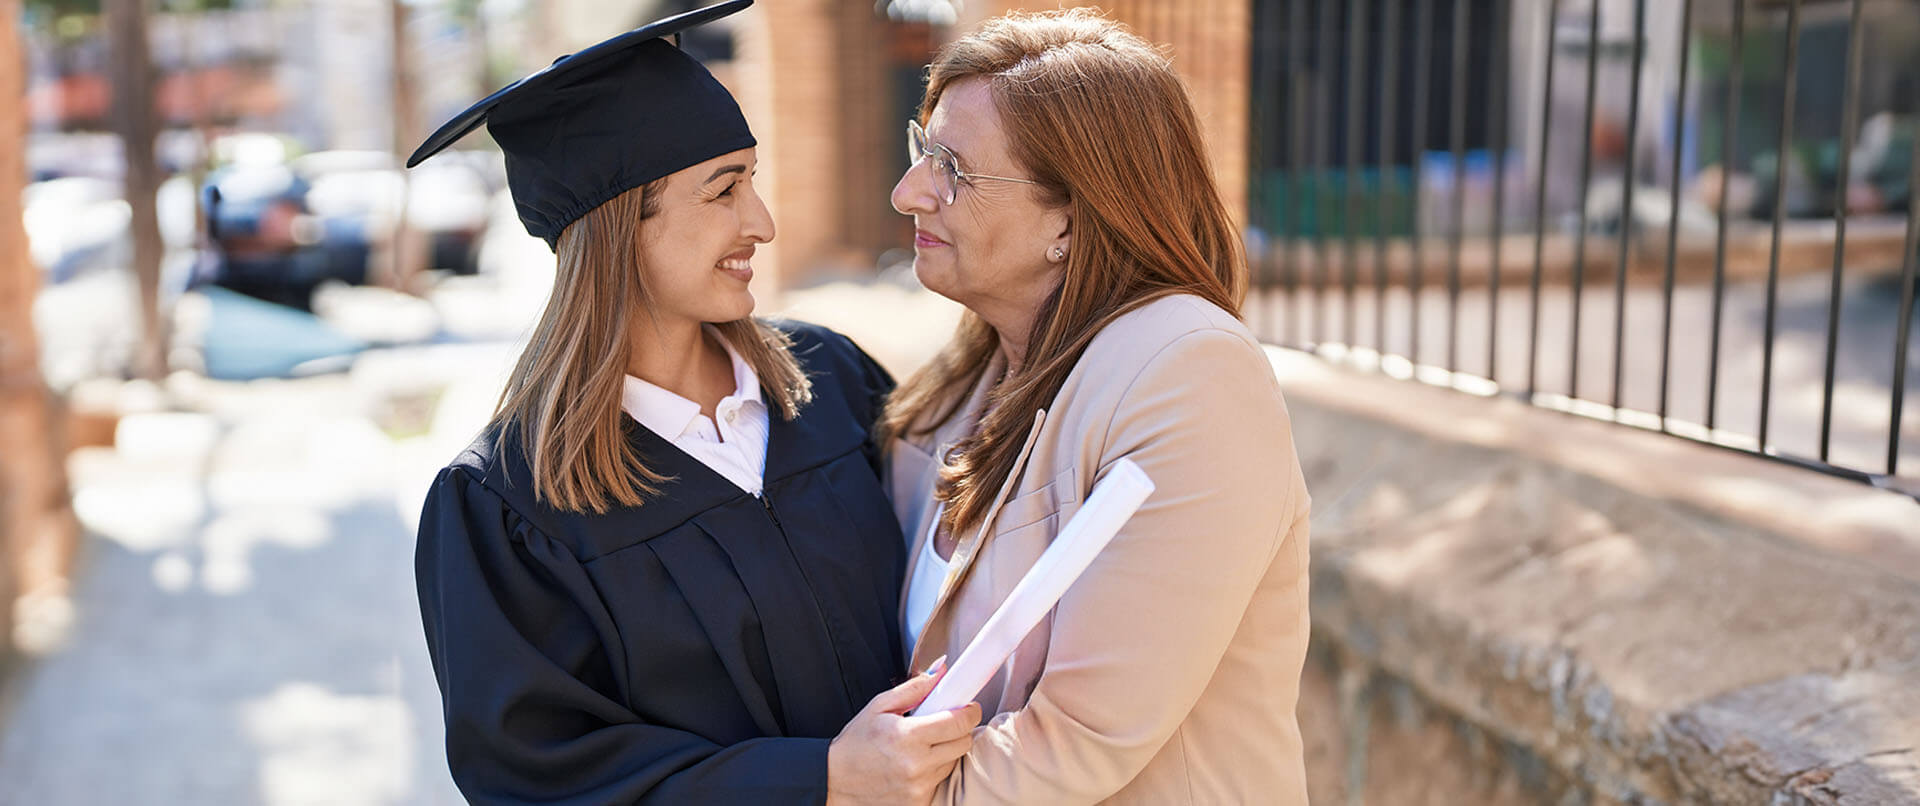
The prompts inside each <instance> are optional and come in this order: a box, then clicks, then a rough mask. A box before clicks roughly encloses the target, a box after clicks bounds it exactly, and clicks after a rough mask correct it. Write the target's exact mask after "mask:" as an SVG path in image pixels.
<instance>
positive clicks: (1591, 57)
mask: <svg viewBox="0 0 1920 806" xmlns="http://www.w3.org/2000/svg"><path fill="white" fill-rule="evenodd" d="M1599 75H1600V2H1599V0H1594V2H1593V4H1592V8H1591V9H1590V10H1589V11H1588V13H1587V95H1586V104H1587V113H1586V118H1584V120H1585V122H1584V123H1582V124H1581V129H1582V131H1583V132H1584V134H1582V135H1581V140H1580V195H1579V204H1580V228H1579V229H1578V230H1575V231H1574V233H1573V288H1572V289H1570V290H1571V291H1572V292H1573V316H1572V318H1571V319H1570V323H1571V324H1570V325H1569V328H1570V329H1569V330H1568V331H1567V335H1568V337H1569V338H1568V339H1567V345H1568V346H1567V354H1568V359H1567V397H1570V398H1573V399H1575V400H1578V399H1580V292H1581V291H1583V290H1585V286H1586V275H1587V191H1588V190H1589V189H1590V186H1591V185H1592V182H1593V105H1594V102H1595V101H1596V100H1598V98H1596V97H1595V93H1594V86H1595V84H1596V83H1597V81H1598V79H1599Z"/></svg>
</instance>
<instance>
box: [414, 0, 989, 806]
mask: <svg viewBox="0 0 1920 806" xmlns="http://www.w3.org/2000/svg"><path fill="white" fill-rule="evenodd" d="M746 5H748V0H735V2H732V3H726V4H722V5H719V6H714V7H711V8H709V9H705V10H702V11H697V12H693V13H691V14H689V15H682V16H680V17H675V18H672V19H669V20H665V21H662V22H660V23H656V24H654V25H650V26H647V27H645V28H641V29H639V30H636V31H633V32H631V33H628V34H624V35H622V36H620V37H616V38H614V39H612V40H609V41H607V42H605V43H602V44H600V45H596V46H595V47H593V48H589V49H587V50H585V51H582V52H580V53H578V54H574V55H572V56H570V57H567V58H564V59H562V60H561V61H559V62H556V63H555V64H554V66H552V67H550V68H548V69H547V70H544V71H542V72H540V73H538V74H535V75H534V76H531V77H529V78H527V79H525V80H523V81H521V82H519V83H517V84H515V85H513V86H512V87H509V88H507V89H506V90H503V91H501V92H499V93H495V94H494V95H493V96H492V97H490V98H488V99H487V100H485V101H482V102H481V103H480V104H479V105H477V106H476V107H474V108H473V109H471V110H469V111H468V112H467V113H464V114H462V115H461V116H460V117H458V118H455V119H454V120H453V121H452V122H450V123H449V124H447V126H445V127H443V128H442V129H441V131H440V132H438V133H436V134H435V135H434V136H433V137H432V138H430V139H429V140H428V141H427V143H426V144H424V145H423V146H422V147H421V149H420V151H418V152H416V153H415V154H414V156H413V158H412V159H411V160H410V161H409V165H411V164H414V163H418V162H419V161H420V160H422V159H425V158H427V157H429V156H431V155H432V154H433V153H435V152H437V151H438V150H440V149H442V148H444V147H446V146H447V145H449V144H450V143H451V142H452V141H453V140H455V139H458V138H459V137H460V136H462V135H464V134H465V133H466V132H468V131H471V130H472V129H473V128H475V127H477V126H479V125H481V124H482V123H486V124H488V125H489V127H490V130H491V132H492V134H493V136H494V138H495V139H496V140H497V141H498V142H499V143H500V145H501V147H502V149H503V150H504V151H505V152H506V155H507V171H508V179H509V185H510V187H511V189H512V192H513V196H514V200H515V202H516V204H517V205H518V208H519V211H520V215H521V219H522V220H523V222H525V223H526V225H527V229H528V231H529V232H532V233H533V234H535V235H538V236H541V237H543V238H545V239H546V240H547V241H548V243H549V244H550V245H553V246H554V248H555V250H556V252H557V255H558V269H557V274H556V277H555V282H554V290H553V296H552V299H551V300H550V301H549V303H548V306H547V309H546V312H545V314H544V316H543V317H542V318H541V320H540V323H539V325H538V326H537V328H536V330H535V331H534V333H533V336H532V339H531V341H530V343H529V344H528V346H527V348H526V351H525V353H524V354H522V356H521V357H520V361H519V363H518V365H517V366H516V367H515V369H514V371H513V374H512V377H511V379H510V380H509V381H508V384H507V388H506V392H505V394H504V396H503V397H502V400H501V403H500V407H499V410H498V412H497V413H496V414H495V415H494V418H493V421H492V423H491V424H489V426H488V427H487V429H486V431H485V433H484V434H482V435H481V437H480V438H479V439H478V440H477V441H476V442H475V443H474V444H473V445H472V446H471V447H470V448H469V449H467V450H466V451H465V452H464V453H462V454H461V455H460V456H459V457H458V458H456V459H455V460H454V461H453V463H452V464H451V465H449V466H448V467H447V468H446V469H445V470H443V471H441V473H440V475H439V478H438V479H437V480H436V482H435V483H434V486H433V488H432V491H431V493H429V495H428V498H427V501H426V506H425V511H424V512H423V514H422V516H421V522H420V534H419V546H418V552H417V555H416V566H417V567H416V572H417V575H418V582H419V592H420V606H421V611H422V614H423V616H424V618H425V623H426V633H427V643H428V648H429V651H430V653H431V654H432V657H433V665H434V671H435V674H436V676H437V678H438V680H439V684H440V690H441V694H442V698H443V701H444V705H445V718H446V726H447V756H448V763H449V764H450V766H451V768H452V772H453V776H454V780H455V782H456V783H457V784H459V786H460V788H461V791H462V792H463V793H464V794H465V795H466V796H467V798H468V799H469V800H471V801H473V802H476V803H520V802H542V803H548V802H553V803H562V802H564V803H582V804H585V803H596V804H598V803H643V802H644V803H654V802H672V803H787V802H794V803H801V802H804V803H818V802H822V801H825V802H828V803H858V802H863V801H867V800H874V801H899V800H913V801H924V800H926V798H927V797H928V795H929V794H930V793H931V790H932V787H933V786H934V785H935V784H936V783H937V782H938V781H939V780H940V779H941V778H943V777H944V776H945V774H946V773H947V771H948V770H949V769H950V768H951V766H952V764H953V762H954V760H955V759H956V758H958V757H959V756H960V755H961V754H962V753H964V752H965V751H966V749H967V747H968V746H969V744H970V739H969V737H968V732H969V729H970V728H971V727H973V725H975V724H976V723H977V722H978V720H979V711H978V710H977V708H973V707H969V708H967V709H961V710H957V711H952V712H948V713H944V714H937V715H931V716H924V717H905V716H902V715H901V714H902V712H904V711H905V710H906V709H908V708H911V707H912V706H913V705H915V704H917V703H918V701H919V700H920V699H921V698H922V697H924V695H925V694H926V692H927V691H928V690H929V689H930V688H931V685H932V677H931V676H929V675H924V674H923V675H919V676H916V677H914V678H913V679H911V680H909V681H907V682H906V683H903V684H901V685H899V686H897V687H895V688H892V689H889V686H892V685H894V683H896V682H897V681H898V680H899V678H900V677H901V676H902V668H901V666H900V655H899V652H898V647H899V643H898V641H899V631H898V626H897V624H896V623H895V620H894V614H895V606H896V603H897V601H898V595H899V585H900V574H901V573H902V570H903V557H902V538H901V536H900V532H899V530H898V528H897V526H896V525H895V523H894V521H893V519H892V517H891V516H890V512H889V509H888V505H887V503H886V499H885V498H884V496H883V493H882V489H881V484H880V480H879V475H878V470H877V468H878V467H879V462H880V459H881V457H880V456H879V453H878V451H877V450H876V449H875V448H874V443H873V442H872V440H870V439H869V436H868V433H869V429H870V427H871V425H872V423H873V421H874V419H875V418H876V416H877V415H878V414H879V411H880V407H881V401H882V397H883V396H884V395H885V394H886V392H887V391H888V390H889V389H890V387H891V385H892V384H891V380H890V379H889V378H888V377H887V375H886V373H885V372H883V371H882V370H881V369H880V368H879V367H878V366H877V365H875V364H874V363H873V362H872V361H871V360H870V359H869V358H868V357H867V356H866V355H865V354H864V353H862V352H861V351H860V350H859V349H858V348H857V347H855V346H854V345H853V344H852V343H850V342H849V341H847V340H846V339H845V338H843V337H841V336H839V335H837V334H834V333H832V332H829V331H826V330H824V329H820V328H816V327H810V326H804V325H783V326H778V327H776V326H771V325H768V324H764V323H760V322H756V321H755V320H753V319H751V318H750V314H751V313H752V311H753V304H754V300H753V297H752V295H751V294H750V293H749V292H748V286H747V281H748V280H749V279H750V278H751V276H752V272H753V269H752V257H753V253H754V248H755V246H756V245H758V244H761V243H765V242H767V241H769V240H771V239H772V238H773V235H774V226H773V221H772V219H771V217H770V216H769V215H768V213H767V209H766V207H765V205H764V204H762V203H761V201H760V198H759V196H758V195H757V194H756V193H755V192H754V186H753V175H754V168H755V151H754V148H753V145H754V141H753V136H752V134H751V133H750V132H749V131H748V130H747V126H746V122H745V120H744V119H743V118H742V117H741V115H740V112H739V108H738V106H737V105H736V104H735V103H734V101H733V99H732V97H731V96H729V95H728V94H727V92H726V90H725V89H723V88H721V86H720V85H719V83H718V82H716V81H714V79H713V77H712V76H711V75H709V74H708V73H707V72H706V70H705V69H704V68H702V67H701V66H700V65H699V63H698V62H696V61H694V60H693V59H692V58H690V57H688V56H686V55H684V54H683V53H681V52H680V51H679V49H678V48H676V47H675V46H674V45H672V44H670V43H669V42H668V41H666V40H664V39H662V38H661V37H663V36H668V35H671V34H673V33H674V32H676V31H678V30H680V29H682V28H685V27H688V26H690V25H693V24H697V23H699V22H704V21H705V20H708V19H712V18H714V17H718V16H722V15H724V14H727V13H732V12H733V11H736V10H738V9H740V8H742V7H744V6H746Z"/></svg>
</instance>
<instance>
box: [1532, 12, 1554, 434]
mask: <svg viewBox="0 0 1920 806" xmlns="http://www.w3.org/2000/svg"><path fill="white" fill-rule="evenodd" d="M1559 30H1560V0H1547V47H1546V59H1547V69H1546V76H1545V81H1544V82H1542V84H1541V86H1542V87H1544V89H1542V90H1541V92H1540V165H1539V167H1538V170H1539V171H1540V187H1539V189H1538V191H1537V192H1536V193H1535V195H1534V198H1533V227H1534V232H1533V279H1532V281H1531V283H1532V288H1531V289H1530V303H1529V308H1528V311H1527V399H1529V400H1531V399H1533V395H1534V393H1535V392H1536V391H1538V390H1539V388H1540V385H1539V383H1538V381H1539V379H1540V270H1541V265H1542V261H1543V260H1544V259H1545V257H1546V246H1547V165H1548V162H1547V148H1548V146H1550V145H1551V144H1552V143H1553V61H1554V44H1555V37H1556V36H1557V35H1558V34H1559Z"/></svg>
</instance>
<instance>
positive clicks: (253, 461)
mask: <svg viewBox="0 0 1920 806" xmlns="http://www.w3.org/2000/svg"><path fill="white" fill-rule="evenodd" d="M509 349H510V348H509V347H508V346H507V345H504V344H502V345H493V346H451V347H431V348H416V349H411V350H396V351H385V352H376V353H370V354H366V355H363V356H362V357H361V359H360V360H359V361H358V362H357V363H356V364H355V366H354V369H353V371H352V372H350V373H344V374H336V375H329V376H324V377H318V378H311V379H304V380H293V381H267V382H257V383H253V384H245V385H239V384H232V385H229V384H212V383H208V384H204V386H203V387H202V388H197V389H192V390H189V391H188V392H187V395H188V396H189V397H191V398H193V399H195V400H196V401H197V405H196V407H195V408H196V409H198V410H197V411H194V412H191V413H178V412H171V413H155V414H141V415H134V416H130V417H128V418H126V419H125V420H123V421H122V425H121V427H120V431H119V435H118V442H119V444H118V446H117V449H114V450H107V449H86V450H82V451H80V452H78V453H76V454H75V456H74V458H73V461H72V463H71V467H72V471H73V483H74V488H75V506H76V509H77V511H78V513H79V515H80V518H81V520H82V522H83V524H84V525H85V527H86V529H87V531H88V533H89V539H88V540H87V542H86V544H85V547H84V548H83V554H82V558H81V566H80V571H79V574H78V581H77V583H76V586H75V587H76V590H75V592H74V601H73V605H74V607H73V613H74V618H73V620H72V622H71V624H69V625H67V626H66V628H65V630H64V631H61V630H57V629H51V630H50V629H48V628H45V627H43V631H45V632H48V633H49V634H46V635H41V636H39V637H38V638H36V641H37V642H39V643H41V644H44V645H43V646H40V647H37V648H36V649H37V652H38V654H39V657H37V658H35V659H33V660H32V661H30V662H29V663H27V664H26V665H25V666H24V669H23V671H22V672H21V673H20V679H17V680H14V681H12V683H11V688H12V690H13V693H14V697H13V702H12V703H11V705H10V707H9V708H8V709H7V713H5V714H4V716H3V717H0V719H3V720H4V728H5V737H4V740H0V781H5V782H6V783H5V785H4V786H0V803H8V804H15V803H17V804H68V803H72V804H95V803H156V804H172V803H178V804H208V803H222V804H229V803H230V804H243V803H263V804H305V803H355V804H359V803H364V804H387V803H392V804H401V803H405V804H432V803H459V802H460V799H459V797H458V795H457V793H456V792H455V791H454V790H453V789H452V785H451V783H450V781H449V779H448V775H447V772H446V766H445V757H444V755H443V753H442V751H441V746H442V745H441V723H440V717H439V700H438V694H437V692H436V690H435V688H434V682H433V676H432V670H431V668H430V667H429V665H428V661H427V655H426V649H425V644H424V642H423V641H422V638H421V632H420V624H419V610H418V606H417V604H416V602H415V597H414V590H413V568H412V555H413V532H414V528H415V523H416V519H417V517H418V511H419V506H420V501H421V497H422V495H423V494H424V492H425V488H426V485H427V483H428V482H429V481H430V479H431V476H432V473H433V470H434V469H435V468H437V467H438V466H439V465H440V464H443V463H444V462H445V461H446V460H447V459H448V458H449V457H451V456H452V455H453V453H454V452H455V451H456V450H457V448H458V444H459V443H464V441H465V438H466V437H467V435H469V434H471V432H472V429H473V427H475V424H476V418H484V416H485V413H484V404H481V403H478V401H480V400H483V399H484V398H485V392H484V391H479V392H461V391H459V390H460V389H461V388H463V387H468V388H471V387H473V386H476V385H485V384H493V383H497V379H498V378H499V377H500V372H501V371H502V368H503V365H504V361H505V360H506V359H507V358H508V357H509ZM474 379H477V380H474ZM448 384H451V387H449V386H448ZM449 391H451V394H452V395H453V396H454V397H461V396H464V398H465V399H467V400H471V401H475V402H474V403H472V404H468V405H465V406H464V409H465V411H462V410H461V409H462V408H463V406H462V404H460V403H459V402H458V401H457V400H449V401H448V405H446V406H440V407H437V410H438V411H439V414H437V415H435V414H433V412H435V411H436V406H435V405H434V403H435V401H436V400H439V399H443V398H447V397H448V395H449ZM476 408H479V409H481V410H480V411H477V412H476V411H474V409H476ZM435 417H437V418H438V419H439V421H440V422H439V429H438V430H437V431H436V430H435V429H434V425H435V422H434V418H435ZM449 446H451V447H449ZM56 626H57V625H56Z"/></svg>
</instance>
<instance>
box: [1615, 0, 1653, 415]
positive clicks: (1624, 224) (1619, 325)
mask: <svg viewBox="0 0 1920 806" xmlns="http://www.w3.org/2000/svg"><path fill="white" fill-rule="evenodd" d="M1646 41H1647V0H1634V2H1633V56H1632V59H1633V65H1632V67H1631V68H1629V69H1630V71H1631V73H1632V79H1631V80H1632V82H1633V84H1632V86H1631V87H1629V88H1628V90H1627V166H1626V167H1627V174H1626V182H1625V183H1623V184H1622V186H1621V188H1620V254H1618V255H1616V256H1615V265H1614V272H1613V396H1612V399H1611V401H1610V403H1611V404H1612V406H1613V417H1614V419H1616V420H1618V419H1620V385H1621V384H1620V380H1621V377H1622V376H1623V375H1624V374H1625V370H1626V363H1627V361H1626V358H1627V256H1628V255H1629V254H1631V253H1632V250H1633V188H1634V185H1636V184H1639V182H1638V180H1639V167H1640V165H1639V160H1638V155H1639V153H1640V149H1638V148H1635V147H1634V144H1635V143H1637V142H1639V140H1640V75H1641V66H1642V62H1644V61H1645V58H1643V57H1644V56H1645V55H1646Z"/></svg>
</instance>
